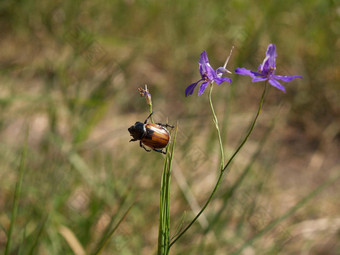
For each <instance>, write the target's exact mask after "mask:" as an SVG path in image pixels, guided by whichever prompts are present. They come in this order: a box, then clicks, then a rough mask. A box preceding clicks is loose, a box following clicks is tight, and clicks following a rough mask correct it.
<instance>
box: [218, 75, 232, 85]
mask: <svg viewBox="0 0 340 255" xmlns="http://www.w3.org/2000/svg"><path fill="white" fill-rule="evenodd" d="M214 81H215V82H216V84H217V85H220V84H221V83H222V82H225V81H226V82H229V83H231V81H232V79H230V78H228V77H216V78H215V79H214Z"/></svg>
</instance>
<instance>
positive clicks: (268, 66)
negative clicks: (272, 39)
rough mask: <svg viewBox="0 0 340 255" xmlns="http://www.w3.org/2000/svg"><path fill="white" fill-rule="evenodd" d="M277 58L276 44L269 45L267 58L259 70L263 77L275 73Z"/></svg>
mask: <svg viewBox="0 0 340 255" xmlns="http://www.w3.org/2000/svg"><path fill="white" fill-rule="evenodd" d="M276 57H277V54H276V47H275V44H269V45H268V47H267V51H266V57H265V59H264V60H263V62H262V64H261V65H260V66H259V68H258V70H259V72H261V73H262V74H263V75H267V74H269V73H273V72H274V71H275V59H276Z"/></svg>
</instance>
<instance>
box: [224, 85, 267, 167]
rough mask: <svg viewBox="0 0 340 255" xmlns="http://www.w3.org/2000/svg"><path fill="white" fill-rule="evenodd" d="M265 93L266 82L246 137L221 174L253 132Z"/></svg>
mask: <svg viewBox="0 0 340 255" xmlns="http://www.w3.org/2000/svg"><path fill="white" fill-rule="evenodd" d="M266 91H267V82H265V84H264V89H263V92H262V96H261V100H260V105H259V108H258V110H257V113H256V115H255V118H254V121H253V122H252V124H251V126H250V128H249V131H248V133H247V135H246V137H245V138H244V139H243V141H242V142H241V144H240V145H239V146H238V148H237V149H236V151H235V152H234V154H233V155H232V156H231V157H230V159H229V161H228V163H227V164H226V165H225V167H224V168H223V169H222V172H224V171H225V170H227V168H228V166H229V165H230V163H231V162H232V161H233V159H234V158H235V156H236V155H237V153H238V152H239V151H240V150H241V149H242V147H243V145H244V144H245V143H246V142H247V140H248V138H249V136H250V134H251V133H252V132H253V129H254V127H255V123H256V121H257V119H258V117H259V115H260V113H261V110H262V106H263V102H264V97H265V95H266Z"/></svg>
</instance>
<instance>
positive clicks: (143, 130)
mask: <svg viewBox="0 0 340 255" xmlns="http://www.w3.org/2000/svg"><path fill="white" fill-rule="evenodd" d="M152 114H153V112H152V113H151V114H150V115H149V116H148V117H147V118H146V120H145V121H144V123H142V122H139V121H137V122H136V123H135V124H134V125H132V126H131V127H129V128H128V130H129V132H130V135H131V136H132V137H133V138H132V139H131V140H130V142H135V141H138V140H139V146H140V147H142V148H143V149H144V150H146V151H147V152H150V151H151V150H148V149H147V148H145V146H144V145H146V146H148V147H150V148H151V149H153V150H154V151H157V152H160V153H163V154H165V151H163V150H162V149H163V148H165V147H166V146H167V145H168V143H169V141H170V133H169V131H168V130H167V129H166V128H167V127H170V128H174V126H172V125H169V124H162V123H155V124H154V123H148V124H147V122H148V119H149V118H150V117H151V115H152Z"/></svg>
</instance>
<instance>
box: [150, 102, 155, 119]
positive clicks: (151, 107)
mask: <svg viewBox="0 0 340 255" xmlns="http://www.w3.org/2000/svg"><path fill="white" fill-rule="evenodd" d="M149 112H150V114H151V113H152V103H150V104H149ZM150 121H151V123H155V122H153V118H152V115H151V116H150Z"/></svg>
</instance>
